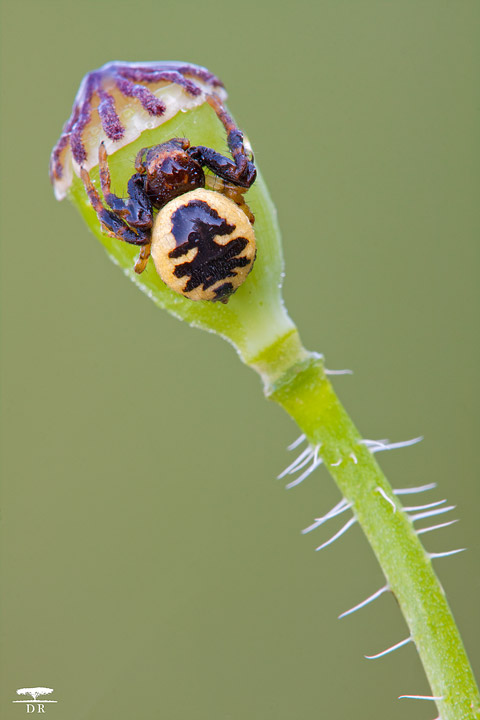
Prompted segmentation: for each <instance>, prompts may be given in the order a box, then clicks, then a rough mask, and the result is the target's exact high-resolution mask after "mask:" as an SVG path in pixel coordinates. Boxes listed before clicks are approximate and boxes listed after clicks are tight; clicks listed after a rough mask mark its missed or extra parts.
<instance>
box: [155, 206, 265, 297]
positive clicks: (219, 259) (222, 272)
mask: <svg viewBox="0 0 480 720" xmlns="http://www.w3.org/2000/svg"><path fill="white" fill-rule="evenodd" d="M235 227H236V226H235V225H229V223H227V221H226V220H225V219H224V218H222V217H220V215H219V214H218V213H217V211H216V210H214V209H213V208H211V207H210V205H208V203H206V202H204V201H203V200H192V201H191V202H189V203H188V205H183V206H181V207H179V208H178V210H176V211H175V212H174V213H173V215H172V234H173V237H174V238H175V242H176V245H177V246H176V248H174V249H173V250H171V251H170V252H169V253H168V256H169V257H171V258H178V257H182V255H186V254H187V252H188V251H189V250H191V249H192V248H196V249H197V254H196V255H195V257H194V258H193V259H192V260H190V261H189V262H185V263H181V264H180V265H177V266H176V268H175V270H174V275H175V277H178V278H181V277H185V276H189V277H190V279H189V280H188V282H187V284H186V285H185V287H184V292H190V291H191V290H194V289H195V288H197V287H198V286H199V285H203V289H204V290H206V289H207V288H209V287H211V286H212V285H214V283H216V282H218V281H219V280H224V279H226V278H230V277H235V275H236V274H237V273H236V268H240V267H245V265H248V264H249V263H250V262H251V260H249V259H248V258H246V257H238V255H239V254H240V253H241V252H242V251H243V250H244V249H245V247H246V246H247V245H248V240H247V239H246V238H244V237H238V238H234V239H233V240H230V242H228V243H226V244H225V245H220V244H218V243H216V242H215V238H216V237H218V236H219V235H220V236H222V235H230V233H232V232H233V231H234V230H235ZM233 290H234V288H233V285H232V283H224V285H222V286H221V287H219V288H218V290H217V293H218V299H220V298H221V297H225V296H226V295H227V294H229V295H230V294H231V293H232V292H233Z"/></svg>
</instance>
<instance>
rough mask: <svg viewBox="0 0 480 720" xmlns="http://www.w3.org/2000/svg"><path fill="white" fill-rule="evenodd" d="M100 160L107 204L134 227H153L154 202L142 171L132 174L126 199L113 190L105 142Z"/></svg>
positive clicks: (100, 150) (99, 154) (99, 153)
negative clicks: (147, 192)
mask: <svg viewBox="0 0 480 720" xmlns="http://www.w3.org/2000/svg"><path fill="white" fill-rule="evenodd" d="M98 162H99V173H100V184H101V186H102V193H103V197H104V198H105V202H106V203H107V205H108V206H109V207H110V208H111V209H112V210H113V212H114V213H115V214H116V215H118V216H119V217H121V218H123V220H125V221H126V222H127V223H128V224H129V225H131V226H132V227H134V228H139V229H140V228H141V229H142V230H146V229H148V228H151V227H152V224H153V212H152V203H151V202H150V200H149V198H148V197H147V194H146V192H145V178H144V176H143V175H141V174H140V173H136V174H135V175H132V177H131V178H130V180H129V181H128V185H127V193H128V199H127V200H126V201H125V200H123V199H122V198H119V197H118V196H117V195H114V194H113V193H112V191H111V188H110V184H111V178H110V169H109V167H108V159H107V151H106V150H105V145H104V144H103V142H102V143H100V147H99V148H98Z"/></svg>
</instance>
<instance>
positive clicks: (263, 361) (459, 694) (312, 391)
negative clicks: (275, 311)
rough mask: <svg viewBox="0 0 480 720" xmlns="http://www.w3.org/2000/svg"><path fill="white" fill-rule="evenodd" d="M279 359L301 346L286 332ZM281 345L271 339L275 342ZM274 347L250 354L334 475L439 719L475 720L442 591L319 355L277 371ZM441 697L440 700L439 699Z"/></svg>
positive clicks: (476, 707) (473, 691)
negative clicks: (402, 623)
mask: <svg viewBox="0 0 480 720" xmlns="http://www.w3.org/2000/svg"><path fill="white" fill-rule="evenodd" d="M285 343H286V344H287V346H288V347H289V348H290V350H288V351H287V352H286V353H284V356H285V357H288V359H289V361H291V360H292V352H291V348H292V347H293V346H295V345H296V346H297V347H298V348H300V347H301V345H300V342H299V340H298V336H297V338H296V339H294V338H293V337H292V334H291V333H290V334H289V335H288V336H287V337H286V338H285ZM279 344H281V342H280V343H276V345H279ZM281 355H282V353H281V352H279V347H275V348H271V349H269V350H266V351H264V352H263V353H262V355H261V356H260V357H258V358H256V360H255V362H254V365H255V368H256V369H257V370H258V371H260V372H261V374H262V376H263V379H264V382H265V385H266V394H267V396H268V397H269V398H270V399H272V400H275V401H276V402H277V403H278V404H279V405H281V406H282V407H283V408H284V409H285V410H286V411H287V412H288V413H289V415H291V417H292V418H293V419H294V420H295V421H296V422H297V424H298V426H299V427H300V429H301V430H302V432H303V433H304V434H305V435H306V438H307V440H308V441H309V443H310V444H311V446H312V447H316V448H319V450H318V453H319V456H320V457H321V459H322V460H323V463H324V464H325V466H326V468H327V469H328V471H329V472H330V474H331V475H332V477H333V478H334V480H335V481H336V483H337V485H338V487H339V488H340V490H341V492H342V494H343V496H344V498H345V499H346V500H347V501H348V502H349V503H351V506H352V512H353V514H354V517H355V518H356V520H357V522H358V523H359V525H360V526H361V528H362V529H363V531H364V533H365V535H366V537H367V539H368V541H369V543H370V545H371V546H372V548H373V551H374V552H375V555H376V557H377V559H378V561H379V563H380V566H381V568H382V570H383V573H384V575H385V577H386V580H387V584H388V586H389V588H390V590H391V592H392V593H393V594H394V595H395V597H396V599H397V601H398V603H399V606H400V608H401V610H402V612H403V615H404V617H405V619H406V622H407V624H408V627H409V629H410V638H411V641H412V642H413V643H414V644H415V646H416V648H417V651H418V653H419V656H420V659H421V661H422V663H423V666H424V668H425V672H426V675H427V678H428V680H429V683H430V686H431V689H432V695H433V697H434V698H437V699H436V700H435V702H436V704H437V706H438V710H439V715H440V717H441V719H442V720H473V719H478V718H480V695H479V692H478V689H477V687H476V684H475V680H474V677H473V673H472V670H471V668H470V664H469V661H468V658H467V656H466V653H465V649H464V647H463V643H462V640H461V638H460V635H459V633H458V630H457V627H456V625H455V622H454V619H453V616H452V613H451V611H450V608H449V606H448V603H447V601H446V598H445V595H444V593H443V590H442V588H441V586H440V583H439V581H438V579H437V577H436V575H435V572H434V570H433V567H432V562H431V557H430V556H429V555H428V553H427V552H426V551H425V550H424V548H423V546H422V545H421V543H420V541H419V539H418V536H417V534H416V532H415V530H414V528H413V526H412V521H411V520H410V519H409V517H408V516H407V514H406V513H405V512H404V511H403V510H402V506H401V504H400V502H399V500H398V497H397V496H396V495H395V494H394V493H393V491H392V488H391V487H390V485H389V483H388V481H387V479H386V478H385V476H384V474H383V472H382V471H381V469H380V467H379V465H378V463H377V462H376V460H375V458H374V457H373V454H372V453H371V451H370V450H369V448H368V447H367V446H366V445H365V444H364V443H362V442H361V439H362V438H361V435H360V433H359V432H358V430H357V428H356V427H355V425H354V424H353V422H352V420H351V419H350V417H349V416H348V414H347V412H346V411H345V409H344V408H343V406H342V404H341V403H340V401H339V399H338V398H337V396H336V394H335V392H334V390H333V387H332V385H331V383H330V382H329V380H328V379H327V377H326V374H325V371H324V367H323V361H322V358H321V357H319V356H318V355H315V354H311V353H310V354H308V356H307V357H305V351H303V350H302V352H299V355H298V361H297V362H296V363H293V364H291V365H290V367H289V368H288V369H286V368H285V367H284V368H283V370H284V372H283V373H280V372H279V367H278V357H279V356H281ZM438 698H441V699H438Z"/></svg>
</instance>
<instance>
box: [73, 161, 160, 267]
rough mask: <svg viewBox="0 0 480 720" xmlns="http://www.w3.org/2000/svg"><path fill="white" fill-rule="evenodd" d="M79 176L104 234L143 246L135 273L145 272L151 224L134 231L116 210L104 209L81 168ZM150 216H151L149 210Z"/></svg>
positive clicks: (85, 172)
mask: <svg viewBox="0 0 480 720" xmlns="http://www.w3.org/2000/svg"><path fill="white" fill-rule="evenodd" d="M80 176H81V178H82V181H83V184H84V186H85V190H86V193H87V195H88V199H89V200H90V204H91V205H92V207H93V209H94V210H95V212H96V213H97V217H98V219H99V220H100V224H101V226H102V229H103V230H104V232H105V233H106V234H107V235H109V236H110V237H113V238H117V239H118V240H123V241H124V242H127V243H130V244H131V245H141V246H143V247H142V249H141V251H140V255H139V257H138V259H137V262H136V263H135V272H137V273H141V272H143V271H144V270H145V267H146V265H147V261H148V258H149V255H150V246H151V232H150V227H151V223H150V226H149V227H147V228H144V227H142V226H141V225H140V226H139V227H137V228H136V229H132V228H131V227H129V226H128V225H127V223H126V222H125V220H124V219H123V218H122V217H121V214H120V212H118V211H116V210H108V209H107V208H106V207H104V205H103V203H102V200H101V198H100V195H99V194H98V192H97V190H96V188H95V187H94V185H93V183H92V180H91V178H90V175H89V173H88V172H87V170H85V168H83V167H82V168H80ZM132 179H133V178H131V180H132ZM108 180H109V178H108ZM129 185H130V182H129ZM122 202H123V201H122ZM150 214H152V211H151V210H150ZM132 224H133V223H132Z"/></svg>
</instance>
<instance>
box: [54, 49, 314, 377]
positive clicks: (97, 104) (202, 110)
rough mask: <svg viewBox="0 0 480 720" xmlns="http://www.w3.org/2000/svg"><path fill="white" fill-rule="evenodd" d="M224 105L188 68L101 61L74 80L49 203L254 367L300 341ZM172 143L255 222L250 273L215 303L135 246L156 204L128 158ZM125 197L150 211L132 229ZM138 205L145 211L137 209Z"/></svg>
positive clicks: (205, 76) (158, 296)
mask: <svg viewBox="0 0 480 720" xmlns="http://www.w3.org/2000/svg"><path fill="white" fill-rule="evenodd" d="M225 99H226V91H225V89H224V87H223V85H222V83H221V81H220V80H219V79H218V78H216V77H215V76H214V75H213V74H212V73H210V72H209V71H208V70H206V69H205V68H203V67H199V66H197V65H191V64H186V63H180V62H155V63H123V62H111V63H108V64H106V65H104V66H103V67H101V68H100V69H98V70H94V71H93V72H90V73H89V74H88V75H86V77H85V78H84V79H83V81H82V83H81V85H80V89H79V91H78V93H77V96H76V98H75V102H74V105H73V109H72V114H71V116H70V118H69V120H68V121H67V122H66V124H65V126H64V128H63V131H62V134H61V136H60V139H59V141H58V142H57V144H56V145H55V147H54V149H53V151H52V155H51V161H50V177H51V180H52V183H53V187H54V191H55V195H56V197H57V199H59V200H61V199H63V198H64V197H65V196H68V197H69V199H71V200H72V201H73V202H74V204H75V205H76V206H77V208H78V209H79V210H80V212H81V214H82V215H83V217H84V218H85V220H86V222H87V223H88V225H89V227H90V228H91V229H92V231H93V232H94V233H95V234H96V235H97V237H98V238H99V239H100V241H101V242H102V243H103V245H104V246H105V248H106V249H107V252H108V254H109V255H110V257H111V258H112V260H114V262H115V263H117V264H118V265H120V266H121V267H122V268H123V269H124V271H125V273H126V274H127V275H128V276H129V277H130V278H131V279H132V280H133V281H134V282H135V283H136V284H137V285H138V286H139V287H140V288H141V289H142V290H143V291H144V292H145V293H147V294H148V295H149V296H150V297H151V298H152V299H153V300H154V302H156V303H157V304H158V305H159V306H161V307H163V308H165V309H167V310H168V311H169V312H171V313H173V314H174V315H176V316H177V317H179V318H182V319H184V320H187V321H188V322H189V323H191V324H192V325H195V326H197V327H201V328H204V329H206V330H209V331H213V332H217V333H219V334H220V335H222V336H223V337H225V338H226V339H228V340H229V341H230V342H231V343H233V345H234V346H235V347H236V348H237V350H238V352H239V354H240V356H241V358H242V359H243V360H244V361H245V362H247V363H249V364H251V365H253V366H256V367H257V369H258V370H260V371H262V369H261V367H260V366H261V365H262V363H264V362H265V358H266V357H267V356H268V354H269V352H268V350H269V348H271V347H277V348H278V344H279V342H280V343H282V342H283V340H284V339H287V338H288V342H287V345H288V346H291V347H292V351H291V352H294V354H295V353H297V354H298V348H299V347H300V345H299V343H298V341H297V337H298V336H297V333H296V329H295V326H294V324H293V323H292V321H291V320H290V318H289V317H288V315H287V312H286V310H285V308H284V305H283V301H282V298H281V282H282V277H283V257H282V250H281V244H280V234H279V229H278V225H277V219H276V211H275V208H274V206H273V204H272V202H271V199H270V197H269V194H268V191H267V189H266V186H265V183H264V181H263V179H262V177H261V175H260V174H259V173H258V169H257V172H255V166H254V165H253V155H252V154H251V148H250V145H249V143H248V140H247V139H246V138H245V137H244V135H243V133H242V132H241V131H240V130H239V128H237V126H236V125H235V123H234V121H233V119H232V118H231V116H230V115H229V113H228V111H227V109H226V107H225V105H224V101H225ZM173 139H184V141H183V145H182V142H179V143H177V145H181V146H182V147H183V148H187V149H186V150H185V152H186V153H188V154H189V158H191V159H192V162H198V163H200V164H201V165H202V166H203V169H204V170H205V175H206V176H207V180H206V182H207V186H208V187H209V188H210V189H211V190H213V191H214V192H217V188H218V192H222V193H224V194H226V195H228V196H229V197H230V198H232V199H233V201H234V202H235V203H236V204H237V205H238V206H239V207H240V208H241V209H242V210H243V211H244V212H245V214H246V215H247V217H248V218H249V219H253V216H254V219H255V220H254V231H255V237H256V248H257V254H256V260H255V262H254V264H253V269H252V270H251V272H249V273H243V275H242V282H243V276H245V277H246V279H245V281H244V282H243V284H242V285H241V286H240V287H239V288H238V290H236V291H235V294H232V295H230V296H229V297H225V298H222V302H212V301H211V300H200V301H193V300H192V299H191V298H190V297H185V296H184V295H182V294H181V293H179V292H175V291H174V290H172V289H171V288H170V287H168V286H167V285H166V284H165V283H164V282H163V281H162V279H161V278H160V276H159V275H158V274H157V272H156V270H155V266H154V264H153V262H152V260H148V255H149V245H148V244H145V243H147V241H148V240H149V239H150V237H151V234H152V232H151V230H152V222H153V226H154V223H155V217H156V214H157V211H158V204H157V205H155V202H154V201H152V202H150V200H151V195H148V191H149V186H148V184H146V182H145V177H146V175H144V174H142V173H147V169H146V167H145V157H146V154H145V153H144V154H143V155H142V156H141V158H140V160H139V159H138V158H137V155H138V154H139V151H140V150H142V149H143V148H152V147H154V146H159V145H163V144H164V143H169V145H168V147H171V146H172V143H170V142H169V141H171V140H173ZM173 145H175V143H173ZM175 147H176V146H175ZM162 152H163V151H162ZM102 153H103V156H104V157H105V153H106V163H107V165H108V170H105V167H104V165H103V164H102V168H103V170H102V178H100V172H99V155H100V156H101V155H102ZM154 154H155V153H154ZM160 154H161V153H160ZM219 154H221V161H218V158H219V157H220V156H219ZM139 157H140V156H139ZM162 157H163V155H162ZM136 158H137V162H136ZM168 161H169V158H167V159H166V160H162V162H163V165H161V167H162V168H163V169H162V171H161V172H162V173H163V172H164V169H165V168H167V166H168V167H170V166H169V165H168ZM219 162H220V164H219ZM142 163H143V164H142ZM158 167H160V165H158ZM139 168H140V169H139ZM177 170H178V168H177ZM108 171H109V174H110V177H109V178H108V182H107V180H106V172H107V173H108ZM148 172H150V170H148ZM159 172H160V171H159ZM165 172H166V171H165ZM168 172H173V171H171V170H168ZM200 172H201V170H200ZM219 173H220V174H221V176H220V175H219ZM133 176H135V177H134V178H133V180H132V177H133ZM177 176H178V177H180V176H179V175H178V172H177V175H176V176H175V177H177ZM171 177H172V176H168V177H167V180H168V182H171ZM255 177H256V179H255ZM232 178H233V179H232ZM110 179H111V187H112V189H113V188H114V189H115V190H116V192H117V193H119V196H118V197H117V196H116V195H113V194H112V195H110V196H109V199H108V202H107V198H106V197H105V195H106V194H107V195H108V192H109V186H110ZM161 179H162V180H163V179H164V178H161ZM156 180H158V177H157V178H156ZM129 181H131V184H130V185H129ZM179 182H180V181H179ZM132 183H133V184H132ZM167 186H168V187H169V185H168V183H167ZM132 187H133V191H132ZM87 190H88V194H87ZM132 192H133V193H134V195H132ZM178 194H180V195H181V191H180V190H179V191H178V192H177V195H178ZM134 196H135V197H134ZM132 197H134V199H135V202H134V203H133V205H135V212H137V214H138V216H139V217H140V216H141V215H142V213H143V215H144V216H145V217H147V219H148V213H150V216H151V221H150V224H148V222H145V223H144V225H142V221H141V217H140V220H138V218H137V219H136V220H135V222H133V221H132V217H133V215H132V214H131V213H130V210H131V208H132V207H133V205H132V202H131V199H132ZM129 198H130V200H129ZM145 203H146V204H147V205H148V206H149V207H147V208H145V207H144V205H145ZM94 206H95V207H94ZM139 208H140V209H139ZM252 213H253V216H252ZM152 218H153V219H152ZM137 220H138V222H137ZM132 222H133V224H132ZM129 223H130V224H129ZM107 232H108V234H107ZM125 240H126V241H125ZM135 245H136V246H135ZM139 245H143V247H142V249H141V253H140V255H141V259H140V260H138V259H137V265H136V267H137V272H141V274H137V273H136V272H135V270H134V268H135V257H136V256H137V255H138V250H139V247H138V246H139ZM192 252H193V251H192ZM142 253H143V255H142ZM142 258H143V259H142ZM244 262H245V261H244ZM139 267H140V270H139ZM143 268H145V270H144V271H143V272H142V270H143ZM224 286H225V284H224V285H222V288H224ZM222 292H223V293H224V292H225V291H224V290H222ZM191 295H193V293H191ZM292 343H293V344H292ZM297 346H298V347H297ZM293 348H295V349H293ZM291 352H289V354H291ZM259 358H261V359H260V360H259ZM277 360H278V358H277ZM267 364H268V363H267ZM281 364H283V363H281Z"/></svg>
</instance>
